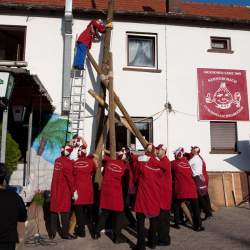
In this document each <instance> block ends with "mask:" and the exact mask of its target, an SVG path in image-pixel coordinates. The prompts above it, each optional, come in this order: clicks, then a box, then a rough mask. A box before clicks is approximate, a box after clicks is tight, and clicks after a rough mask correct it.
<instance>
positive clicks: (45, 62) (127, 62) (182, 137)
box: [0, 12, 250, 205]
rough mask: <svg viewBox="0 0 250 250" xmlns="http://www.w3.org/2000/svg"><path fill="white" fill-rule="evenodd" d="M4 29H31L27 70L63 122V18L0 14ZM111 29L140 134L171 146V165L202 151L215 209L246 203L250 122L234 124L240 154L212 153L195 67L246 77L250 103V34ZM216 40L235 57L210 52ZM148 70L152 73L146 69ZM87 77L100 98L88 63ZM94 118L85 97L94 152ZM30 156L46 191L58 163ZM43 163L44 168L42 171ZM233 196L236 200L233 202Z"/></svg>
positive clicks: (138, 24) (159, 25) (122, 89)
mask: <svg viewBox="0 0 250 250" xmlns="http://www.w3.org/2000/svg"><path fill="white" fill-rule="evenodd" d="M90 20H91V19H90V18H88V19H85V18H84V16H82V18H79V17H77V18H74V21H73V42H72V47H74V40H75V37H76V36H77V35H79V34H80V33H81V32H82V31H83V29H84V28H85V27H86V25H87V24H88V22H89V21H90ZM0 26H1V27H3V26H17V27H18V26H24V27H26V37H25V61H27V62H28V67H27V68H28V69H29V70H30V72H31V73H32V74H37V75H38V76H39V78H40V80H41V82H42V83H43V85H44V86H45V88H46V89H47V91H48V93H49V94H50V96H51V97H52V99H53V105H54V107H55V108H56V109H55V113H56V114H58V115H59V116H60V115H61V108H62V76H63V74H62V65H63V63H62V62H63V37H62V32H61V28H62V17H60V16H59V15H58V16H54V17H53V16H50V15H43V14H36V15H34V14H32V13H28V12H27V13H22V14H20V13H19V14H18V13H16V14H15V13H13V14H12V15H9V14H8V13H1V14H0ZM113 26H114V29H113V31H112V39H111V50H112V52H113V65H114V88H115V92H116V94H117V95H118V96H119V97H120V100H121V101H122V103H123V105H124V106H125V107H126V109H127V111H128V113H129V114H130V116H131V117H133V118H136V119H137V120H136V119H135V121H137V122H138V121H141V123H140V124H138V128H141V129H142V130H145V131H144V132H145V133H146V134H147V135H146V137H148V138H147V139H148V140H150V141H152V142H153V143H154V144H155V145H157V144H160V143H163V144H165V145H166V146H167V147H168V155H169V158H170V159H173V153H172V152H173V150H174V149H176V148H178V147H180V146H182V147H184V148H185V149H186V151H189V150H190V146H192V145H198V146H199V147H200V148H201V154H202V157H203V158H204V159H205V161H206V164H207V170H208V171H209V173H210V174H211V176H212V177H211V182H210V190H211V193H212V198H214V200H215V201H216V202H215V203H216V204H218V205H232V204H233V203H234V201H235V202H236V204H237V203H239V202H240V201H242V200H243V198H244V196H245V194H246V192H247V191H246V190H249V187H247V189H244V190H243V188H242V189H241V190H240V187H242V186H243V184H242V183H245V182H246V178H247V175H246V176H245V175H244V176H243V177H242V176H241V173H244V174H245V173H246V172H248V171H249V172H250V145H249V138H250V122H249V121H233V122H235V123H234V124H236V125H235V126H236V127H235V129H236V130H235V133H236V137H235V140H236V143H237V146H236V147H235V152H233V151H232V152H230V153H229V152H226V153H222V152H215V153H213V152H212V142H211V133H212V132H213V131H212V130H211V121H209V120H208V121H201V120H199V110H198V106H199V99H198V80H197V68H208V69H228V70H245V71H246V83H247V96H248V103H250V98H249V97H250V60H249V56H248V54H249V53H248V51H249V50H248V47H249V46H248V45H249V44H250V32H249V30H245V29H241V28H230V26H224V27H221V28H219V26H218V27H216V26H215V25H213V26H211V27H208V25H205V24H204V25H203V24H201V25H200V26H198V25H197V22H195V23H194V25H192V24H191V23H190V22H189V23H184V22H183V23H178V24H177V23H175V22H171V23H170V22H169V21H168V19H163V20H161V22H159V21H156V20H152V21H150V19H149V21H148V22H147V19H146V20H145V21H142V20H135V19H134V20H133V21H129V20H128V19H121V18H119V19H118V21H114V23H113ZM211 37H215V38H230V43H231V45H230V49H231V51H233V52H232V53H216V52H215V51H211V52H209V51H208V50H209V49H211ZM223 41H224V40H223ZM226 41H228V40H226ZM100 46H101V42H100V43H94V44H93V47H92V49H91V53H92V55H93V56H94V57H95V59H96V60H97V61H99V62H101V57H100V51H101V48H100ZM143 46H145V47H143ZM138 48H141V49H142V50H143V49H145V51H142V52H141V54H140V53H138V54H137V55H136V56H140V55H141V56H142V55H143V53H144V52H145V53H146V57H147V58H146V59H147V61H145V60H146V59H145V58H139V59H138V58H137V59H136V58H135V55H134V54H133V53H135V52H134V51H135V50H136V51H137V52H138ZM145 53H144V57H145ZM72 57H73V51H72ZM145 63H146V64H147V67H141V66H140V65H145ZM86 74H87V78H86V89H87V90H88V89H94V90H95V91H96V92H97V93H98V90H99V87H100V86H99V85H100V84H99V83H98V81H96V80H97V75H96V73H95V71H94V69H93V68H92V67H91V66H90V64H89V63H88V62H87V70H86ZM166 103H170V104H171V106H172V109H173V112H167V111H166V110H165V111H164V108H165V106H166ZM96 112H97V104H96V102H95V100H94V99H93V97H91V96H90V95H89V94H88V93H86V116H87V117H86V119H85V121H84V126H85V132H84V137H85V138H86V141H87V143H88V145H90V150H91V151H93V150H94V142H95V132H96V124H95V114H96ZM118 112H119V111H118ZM146 118H147V119H146ZM211 131H212V132H211ZM126 136H127V137H126ZM225 136H227V135H226V134H225ZM229 136H231V135H229ZM119 138H121V137H119ZM119 138H118V139H117V140H119ZM122 138H124V139H123V141H122V143H132V144H136V146H137V147H140V146H139V144H137V142H136V141H134V139H131V138H132V137H131V135H130V134H127V135H125V136H124V135H123V137H122ZM31 157H32V159H31V162H32V164H31V172H32V171H33V172H34V173H35V174H38V175H40V176H39V179H40V184H39V185H40V188H41V189H46V188H49V186H50V178H51V173H52V170H53V164H52V162H49V161H47V160H46V159H44V157H43V156H37V154H36V151H35V149H34V148H33V150H32V156H31ZM38 159H39V164H40V166H38V165H37V164H38V163H37V162H38ZM19 168H21V167H20V166H19ZM38 168H40V169H39V170H38ZM13 178H14V177H13ZM243 179H244V181H243ZM213 185H214V186H213ZM244 185H245V184H244ZM244 188H246V187H244ZM216 190H217V191H218V190H219V191H220V190H222V191H223V194H224V195H223V197H222V198H223V199H222V198H221V194H216V193H217V192H216ZM219 191H218V192H219ZM231 191H233V193H234V195H233V196H236V197H232V192H231ZM232 199H233V201H232Z"/></svg>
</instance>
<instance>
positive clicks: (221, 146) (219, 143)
mask: <svg viewBox="0 0 250 250" xmlns="http://www.w3.org/2000/svg"><path fill="white" fill-rule="evenodd" d="M210 136H211V153H218V154H220V153H221V154H224V153H225V154H226V153H229V154H230V153H236V152H237V123H236V122H210Z"/></svg>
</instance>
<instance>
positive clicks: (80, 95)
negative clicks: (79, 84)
mask: <svg viewBox="0 0 250 250" xmlns="http://www.w3.org/2000/svg"><path fill="white" fill-rule="evenodd" d="M83 95H84V94H72V95H71V96H79V97H82V96H83Z"/></svg>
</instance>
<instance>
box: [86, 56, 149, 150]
mask: <svg viewBox="0 0 250 250" xmlns="http://www.w3.org/2000/svg"><path fill="white" fill-rule="evenodd" d="M88 59H89V61H90V63H91V64H92V66H93V67H94V69H95V70H96V72H97V73H98V74H99V75H100V76H101V83H102V85H103V86H105V87H106V88H108V82H107V81H106V79H105V78H104V74H102V70H101V69H100V67H99V66H98V64H97V63H96V61H95V59H94V58H93V56H92V55H91V53H89V54H88ZM100 73H101V74H100ZM114 101H115V103H116V105H117V106H118V108H119V109H120V111H121V112H122V114H123V115H124V117H125V119H126V120H127V122H128V124H129V126H130V127H131V128H132V130H133V132H134V134H135V136H136V137H137V138H138V140H139V141H140V143H141V144H142V145H143V147H146V145H147V143H148V142H147V140H146V139H145V138H144V137H143V136H142V134H141V132H140V131H139V129H138V128H137V127H136V126H135V124H134V122H133V120H132V119H131V117H130V116H129V114H128V112H127V110H126V109H125V107H124V106H123V104H122V103H121V101H120V99H119V97H118V96H117V95H116V93H115V92H114Z"/></svg>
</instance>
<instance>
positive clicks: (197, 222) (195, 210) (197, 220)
mask: <svg viewBox="0 0 250 250" xmlns="http://www.w3.org/2000/svg"><path fill="white" fill-rule="evenodd" d="M184 201H189V202H190V206H191V209H192V216H193V223H194V225H193V227H194V228H198V227H200V226H201V224H202V222H201V216H200V208H199V202H198V199H177V201H176V203H177V205H176V208H175V224H177V225H178V224H179V222H180V216H179V214H180V205H181V202H184Z"/></svg>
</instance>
